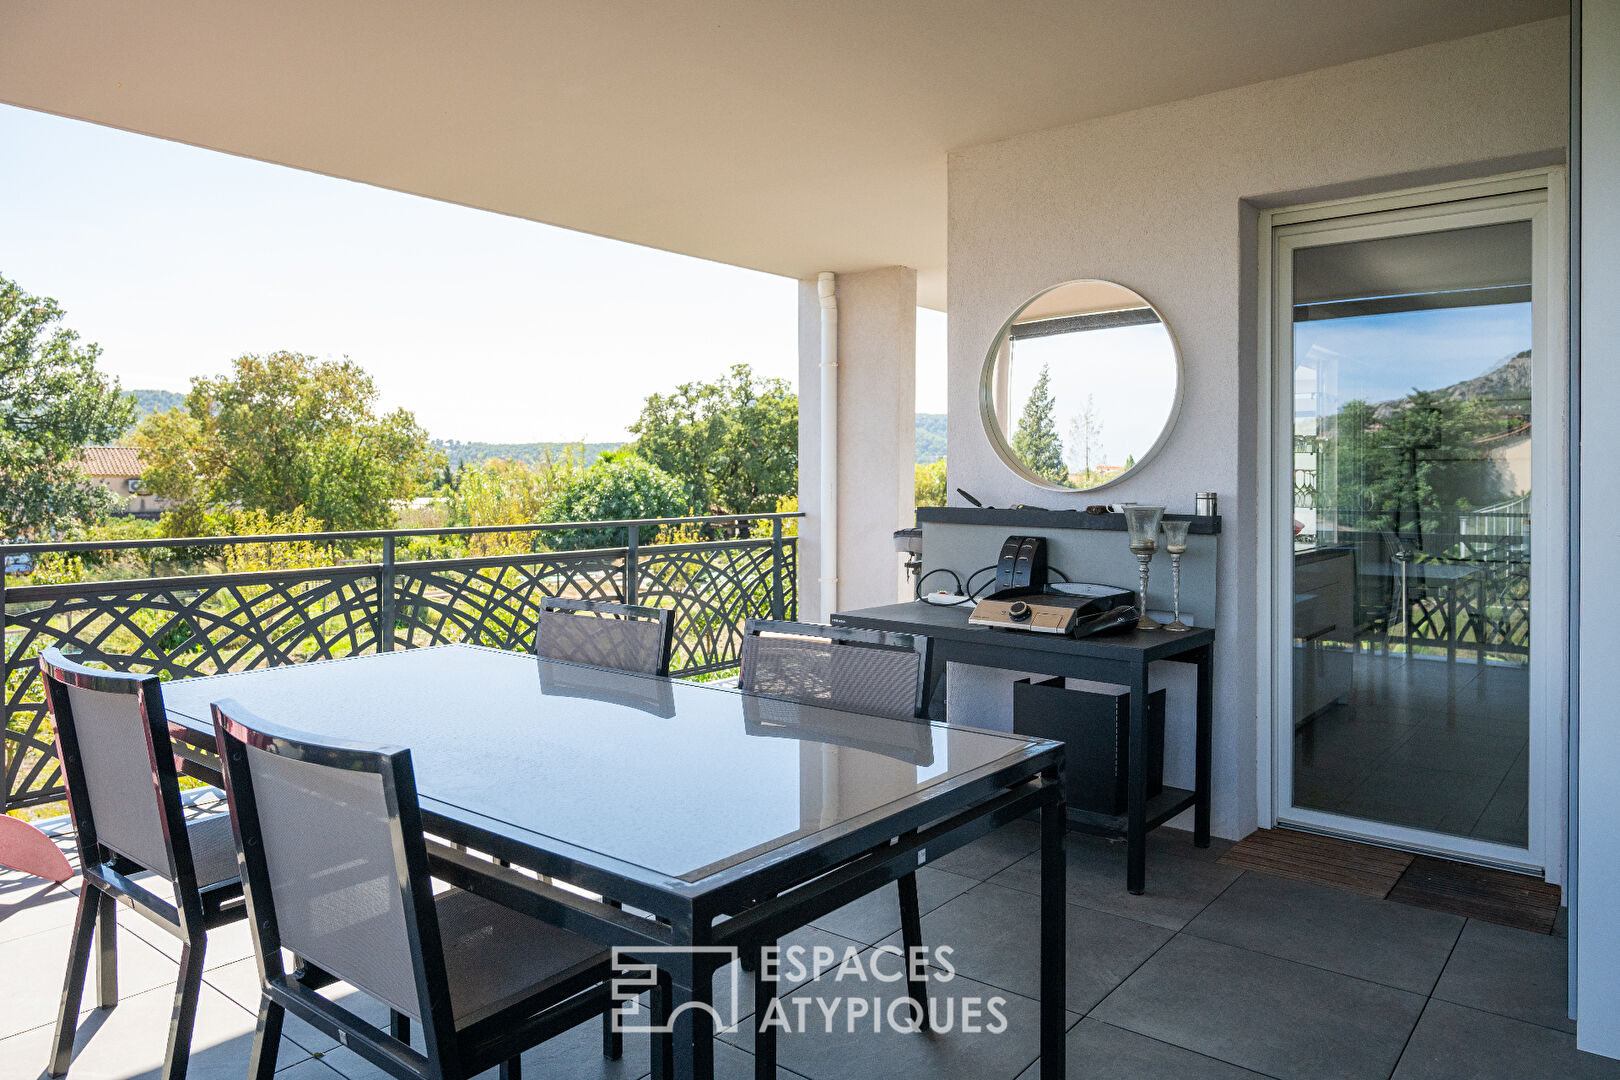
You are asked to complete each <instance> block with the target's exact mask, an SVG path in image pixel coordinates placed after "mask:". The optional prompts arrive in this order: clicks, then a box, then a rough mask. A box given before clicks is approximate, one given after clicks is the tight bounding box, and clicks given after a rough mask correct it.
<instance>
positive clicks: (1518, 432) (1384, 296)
mask: <svg viewBox="0 0 1620 1080" xmlns="http://www.w3.org/2000/svg"><path fill="white" fill-rule="evenodd" d="M1417 227H1421V226H1417ZM1373 231H1374V232H1378V231H1381V232H1382V233H1383V235H1372V236H1369V237H1368V238H1366V239H1355V240H1350V241H1347V242H1336V243H1328V242H1322V243H1315V244H1314V245H1313V244H1311V243H1310V242H1309V241H1306V242H1305V243H1302V244H1301V245H1299V246H1294V247H1292V249H1291V252H1290V255H1291V259H1292V263H1291V266H1289V267H1288V268H1287V273H1288V277H1287V278H1286V279H1285V280H1288V281H1291V288H1292V297H1291V304H1290V310H1291V316H1292V318H1291V332H1292V342H1291V346H1292V358H1291V363H1292V371H1293V445H1292V448H1291V450H1289V451H1288V452H1290V453H1291V455H1292V465H1293V515H1292V516H1293V521H1292V523H1291V528H1292V530H1293V533H1294V538H1293V630H1292V635H1291V637H1292V650H1291V654H1292V661H1293V703H1292V712H1293V717H1292V719H1293V747H1292V751H1293V762H1292V766H1293V771H1292V793H1293V795H1292V798H1293V806H1294V807H1295V808H1298V809H1301V810H1307V811H1316V812H1320V813H1323V814H1331V815H1339V816H1342V817H1345V818H1353V819H1359V820H1361V821H1364V822H1368V823H1371V825H1372V826H1373V831H1374V832H1376V831H1377V828H1378V827H1393V828H1396V829H1405V830H1418V831H1420V832H1423V833H1430V834H1441V835H1443V836H1451V837H1463V838H1468V839H1469V840H1472V841H1484V842H1488V843H1492V844H1501V845H1506V846H1508V847H1513V848H1525V847H1527V846H1528V841H1529V829H1530V819H1529V805H1530V787H1529V762H1530V734H1531V722H1530V720H1531V715H1530V678H1529V661H1530V545H1531V528H1530V527H1531V521H1530V497H1531V471H1530V470H1531V460H1532V458H1531V455H1532V431H1531V387H1532V372H1533V365H1534V363H1535V361H1536V358H1535V357H1534V356H1533V355H1532V350H1531V344H1532V341H1533V338H1534V335H1535V324H1534V322H1533V319H1532V278H1533V264H1534V259H1533V256H1532V252H1533V243H1534V237H1533V231H1532V223H1531V221H1529V220H1507V221H1497V222H1495V223H1491V224H1480V225H1472V226H1469V227H1466V228H1449V229H1440V230H1433V229H1432V226H1431V231H1422V232H1418V231H1410V232H1406V233H1404V234H1403V233H1399V232H1394V233H1391V231H1390V230H1388V229H1385V230H1373ZM1323 235H1324V236H1331V235H1333V234H1331V233H1329V234H1323ZM1440 846H1442V847H1443V846H1444V845H1443V844H1442V845H1440Z"/></svg>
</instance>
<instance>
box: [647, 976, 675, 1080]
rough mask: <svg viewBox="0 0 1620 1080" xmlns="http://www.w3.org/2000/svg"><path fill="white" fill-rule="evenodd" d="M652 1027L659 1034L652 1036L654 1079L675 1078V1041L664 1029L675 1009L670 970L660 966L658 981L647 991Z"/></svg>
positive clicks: (670, 1079)
mask: <svg viewBox="0 0 1620 1080" xmlns="http://www.w3.org/2000/svg"><path fill="white" fill-rule="evenodd" d="M647 997H648V998H649V999H650V1001H649V1006H650V1007H649V1010H648V1011H649V1013H650V1019H651V1023H652V1027H653V1028H654V1029H655V1031H657V1032H658V1034H655V1035H653V1037H652V1050H651V1059H652V1074H651V1075H652V1078H653V1080H675V1042H674V1039H673V1038H672V1037H671V1036H670V1034H669V1033H668V1032H665V1031H664V1030H663V1029H664V1028H666V1027H668V1026H669V1014H670V1013H671V1012H672V1011H673V1010H674V1003H673V1000H672V999H673V997H674V994H673V992H672V990H671V986H670V980H669V972H668V971H666V970H664V969H663V968H660V969H659V970H658V982H657V985H655V986H654V987H653V988H652V989H651V990H649V991H648V992H647Z"/></svg>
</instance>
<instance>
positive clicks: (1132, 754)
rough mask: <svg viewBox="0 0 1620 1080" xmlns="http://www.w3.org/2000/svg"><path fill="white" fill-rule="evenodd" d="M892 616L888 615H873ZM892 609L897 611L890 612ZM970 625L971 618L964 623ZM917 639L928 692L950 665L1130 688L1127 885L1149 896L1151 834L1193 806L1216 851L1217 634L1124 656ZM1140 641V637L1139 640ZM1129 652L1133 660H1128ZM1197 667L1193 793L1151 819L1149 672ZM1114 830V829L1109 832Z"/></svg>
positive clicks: (1171, 640)
mask: <svg viewBox="0 0 1620 1080" xmlns="http://www.w3.org/2000/svg"><path fill="white" fill-rule="evenodd" d="M869 610H870V611H873V612H877V611H884V610H886V609H869ZM889 610H892V609H889ZM964 618H965V616H964ZM833 621H834V622H835V623H838V624H841V625H848V626H864V627H869V628H872V629H880V630H894V631H902V632H903V631H906V630H907V624H906V623H904V622H902V621H900V620H897V619H889V618H883V617H876V616H869V615H868V614H867V613H866V612H862V611H852V612H840V613H838V614H836V615H834V616H833ZM909 632H911V633H916V634H926V635H928V636H929V637H930V638H931V639H932V642H933V645H932V650H931V652H930V654H929V661H928V663H929V671H928V691H929V694H930V695H932V694H933V693H934V688H935V687H937V686H939V685H940V684H941V680H942V679H943V676H944V673H945V666H946V665H947V664H949V663H951V662H953V661H954V662H956V663H959V664H971V665H974V666H978V667H989V668H1002V669H1006V670H1011V671H1034V672H1040V673H1042V674H1045V675H1053V676H1062V677H1065V678H1072V679H1087V680H1092V681H1095V682H1105V683H1113V684H1116V685H1123V686H1125V687H1126V689H1127V690H1128V691H1129V692H1130V727H1129V735H1128V738H1129V744H1128V750H1129V762H1128V766H1127V776H1126V813H1125V828H1124V833H1125V843H1126V870H1125V885H1126V888H1127V889H1128V890H1129V891H1130V892H1131V893H1132V894H1133V895H1141V894H1142V893H1143V892H1144V891H1145V888H1146V884H1147V834H1148V832H1149V830H1151V829H1153V828H1155V827H1157V826H1158V825H1161V824H1163V823H1164V822H1165V821H1168V820H1169V819H1170V818H1172V817H1174V816H1175V815H1176V814H1179V813H1181V812H1182V811H1184V810H1186V809H1187V808H1188V807H1189V806H1190V807H1191V808H1192V810H1193V843H1194V844H1195V845H1196V846H1198V847H1201V848H1204V847H1208V846H1209V827H1210V765H1211V755H1212V731H1213V727H1214V662H1215V634H1214V631H1213V630H1211V629H1209V628H1207V627H1201V628H1196V629H1194V630H1191V631H1188V632H1186V633H1184V634H1183V633H1174V634H1173V633H1169V632H1167V631H1155V632H1152V633H1153V638H1154V639H1155V640H1153V642H1152V644H1151V645H1149V646H1147V647H1145V648H1136V647H1132V648H1129V649H1122V648H1120V646H1119V645H1118V644H1117V643H1115V642H1114V641H1113V640H1111V639H1110V638H1109V637H1108V636H1106V635H1104V636H1098V637H1094V638H1080V639H1070V638H1051V637H1050V636H1049V635H1035V634H1030V633H1027V632H1020V631H1016V630H997V629H990V628H979V627H974V628H971V629H969V628H966V627H965V626H964V628H963V629H962V631H961V632H960V633H959V634H958V633H955V632H953V633H942V632H941V628H940V627H939V626H937V625H928V626H924V625H922V624H918V625H913V626H911V627H910V630H909ZM1134 636H1136V635H1133V637H1134ZM1122 652H1125V653H1128V654H1129V657H1128V658H1126V657H1124V656H1121V655H1120V654H1121V653H1122ZM1160 660H1165V661H1170V662H1174V663H1187V664H1192V665H1193V666H1194V667H1195V668H1196V669H1197V705H1196V714H1197V715H1196V720H1195V731H1194V766H1193V769H1194V779H1193V791H1192V794H1191V795H1190V796H1188V797H1185V798H1179V799H1166V800H1164V802H1163V804H1162V805H1159V806H1156V807H1154V808H1153V809H1152V811H1151V812H1150V809H1149V800H1148V795H1147V779H1148V778H1147V699H1148V669H1149V667H1150V666H1151V665H1152V664H1153V663H1154V662H1156V661H1160ZM1070 817H1071V819H1075V818H1078V819H1082V820H1094V821H1099V822H1100V819H1101V817H1102V815H1087V814H1082V813H1080V812H1077V811H1071V812H1070ZM1105 831H1107V830H1105Z"/></svg>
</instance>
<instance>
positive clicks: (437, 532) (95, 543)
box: [0, 510, 804, 555]
mask: <svg viewBox="0 0 1620 1080" xmlns="http://www.w3.org/2000/svg"><path fill="white" fill-rule="evenodd" d="M803 516H804V512H803V511H797V510H796V511H791V512H788V513H769V514H712V515H706V516H702V517H678V518H625V519H622V520H618V521H543V522H542V521H534V522H527V523H525V524H522V525H447V526H441V527H438V528H432V527H429V528H422V529H361V530H351V531H347V532H313V533H264V534H259V535H250V536H185V537H173V538H170V537H157V538H150V539H140V540H67V541H58V542H54V543H53V542H42V543H37V544H0V552H3V553H4V554H6V555H44V554H48V553H50V552H56V551H60V552H74V551H127V550H131V549H135V548H173V547H227V546H230V545H233V544H285V543H296V542H299V541H305V542H309V541H313V542H316V543H331V542H332V541H335V540H381V539H385V538H388V537H394V538H399V537H409V536H472V535H475V534H478V533H522V532H536V533H537V532H555V531H557V530H560V529H613V528H627V527H629V526H631V525H637V526H640V525H721V524H725V523H726V522H736V521H770V520H772V519H779V518H798V517H803Z"/></svg>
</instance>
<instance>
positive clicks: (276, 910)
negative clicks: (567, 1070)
mask: <svg viewBox="0 0 1620 1080" xmlns="http://www.w3.org/2000/svg"><path fill="white" fill-rule="evenodd" d="M214 730H215V734H216V737H217V741H218V747H219V753H220V758H221V761H222V762H223V765H224V772H225V787H226V792H227V794H228V795H229V797H230V805H231V816H232V818H233V820H234V822H235V826H236V845H237V850H238V851H239V852H240V854H241V860H242V868H243V875H244V878H243V880H244V884H245V885H246V888H247V904H248V908H249V910H250V912H251V925H252V928H253V938H254V952H255V954H256V956H257V958H258V964H259V980H260V986H261V989H262V995H261V998H260V1004H259V1022H258V1027H257V1030H256V1031H255V1033H254V1039H253V1055H252V1059H251V1063H250V1066H249V1076H250V1078H252V1080H272V1077H273V1076H274V1073H275V1067H276V1051H277V1048H278V1046H279V1044H280V1041H281V1026H282V1021H283V1019H284V1017H285V1013H286V1011H287V1010H289V1009H290V1010H291V1011H292V1012H293V1013H294V1014H295V1015H297V1016H298V1017H299V1018H301V1019H303V1020H305V1021H307V1022H308V1023H309V1024H311V1025H313V1026H314V1027H316V1028H317V1029H319V1030H320V1031H322V1032H324V1033H326V1034H327V1035H328V1036H330V1037H332V1038H334V1039H337V1040H338V1041H339V1042H341V1043H343V1044H344V1045H346V1046H348V1047H349V1048H350V1049H352V1050H354V1051H355V1052H356V1053H358V1054H359V1055H360V1056H361V1057H363V1058H365V1059H366V1060H367V1061H368V1062H370V1063H371V1064H372V1065H374V1066H376V1067H377V1068H379V1069H381V1070H383V1071H384V1072H387V1073H389V1074H391V1075H393V1076H397V1077H400V1078H402V1080H461V1078H465V1077H470V1076H473V1075H474V1074H476V1073H479V1072H482V1071H484V1070H485V1069H488V1068H490V1067H491V1066H493V1065H497V1064H498V1065H499V1066H500V1073H501V1077H502V1078H503V1080H518V1076H519V1064H518V1058H519V1055H520V1054H521V1053H522V1052H523V1051H524V1050H526V1049H528V1048H529V1047H531V1046H535V1045H538V1044H539V1043H542V1042H544V1041H545V1040H547V1039H549V1038H551V1037H553V1036H554V1035H557V1034H560V1033H561V1032H563V1031H566V1030H568V1029H569V1028H572V1027H574V1026H575V1025H577V1024H579V1023H581V1022H583V1021H585V1020H588V1019H590V1018H591V1017H593V1016H597V1015H602V1016H604V1017H606V1015H607V1013H608V1011H609V1010H610V1009H611V1007H612V1004H613V1002H612V998H611V992H610V984H609V980H610V979H611V977H612V974H613V971H612V966H611V963H610V956H609V954H608V953H607V952H606V951H604V950H603V949H602V948H601V947H600V946H599V945H597V944H596V943H595V942H592V941H589V940H587V939H585V938H582V937H579V936H578V935H576V934H572V933H569V932H568V931H566V930H563V929H560V928H558V927H554V926H550V925H547V924H546V923H542V922H540V921H538V920H536V919H532V918H530V917H528V916H527V915H523V914H520V913H518V912H516V911H513V910H512V909H511V908H507V907H503V906H501V905H500V904H497V903H494V902H493V901H490V900H486V899H484V898H482V897H480V896H475V895H474V894H472V893H470V892H466V891H463V890H461V889H455V888H451V889H445V890H441V891H438V892H437V893H436V892H435V890H434V884H433V878H432V876H431V874H430V867H429V864H428V853H427V844H426V841H425V839H424V837H423V834H422V814H421V809H420V807H419V806H418V804H417V797H416V781H415V775H414V773H413V771H412V769H411V754H410V751H409V750H405V749H401V748H398V747H376V746H355V745H349V744H342V743H332V742H327V741H320V740H317V739H315V738H314V737H312V736H306V735H303V734H301V733H298V732H293V731H290V730H287V729H284V728H280V727H276V726H272V725H270V724H267V723H264V722H262V721H259V720H257V719H254V718H253V717H251V716H249V715H248V714H247V713H246V712H245V711H243V710H242V709H241V708H240V707H239V706H237V705H236V704H234V703H232V702H228V701H227V702H220V703H218V704H216V705H215V706H214ZM283 949H287V950H290V951H291V952H292V953H293V954H294V955H296V956H297V957H298V958H299V959H300V961H301V963H302V964H303V965H304V970H305V971H306V972H308V971H315V972H318V973H319V979H311V978H309V977H307V975H306V976H305V977H300V976H299V975H296V974H295V975H289V974H288V973H287V972H286V970H285V969H284V965H283V963H282V950H283ZM331 980H342V981H343V982H346V983H348V984H349V985H350V986H353V987H355V988H356V989H358V990H360V991H361V992H363V993H365V994H367V995H369V996H371V997H373V998H376V999H378V1000H380V1001H382V1002H383V1003H385V1004H386V1005H387V1006H388V1007H389V1009H390V1010H392V1012H393V1016H394V1023H393V1028H392V1030H391V1031H383V1030H382V1029H381V1028H379V1027H376V1026H374V1025H372V1024H370V1023H368V1022H366V1021H365V1020H363V1019H361V1018H360V1017H359V1016H357V1015H355V1014H354V1013H353V1012H352V1011H350V1010H349V1009H347V1008H344V1007H343V1006H342V1005H341V1004H338V1003H337V1002H336V1001H334V1000H332V999H331V998H329V997H327V996H325V995H323V994H321V993H319V992H318V991H319V989H320V985H318V984H319V983H322V982H329V981H331ZM412 1020H414V1021H416V1022H418V1023H419V1024H420V1025H421V1033H422V1041H423V1045H424V1046H425V1047H426V1053H425V1054H424V1053H421V1052H419V1051H417V1050H415V1049H414V1048H412V1046H411V1045H410V1042H409V1039H408V1032H409V1023H410V1021H412ZM604 1052H605V1053H606V1054H607V1055H608V1056H610V1057H616V1056H617V1055H618V1052H619V1044H618V1040H617V1039H614V1040H612V1041H611V1042H610V1043H609V1044H607V1045H605V1046H604Z"/></svg>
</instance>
